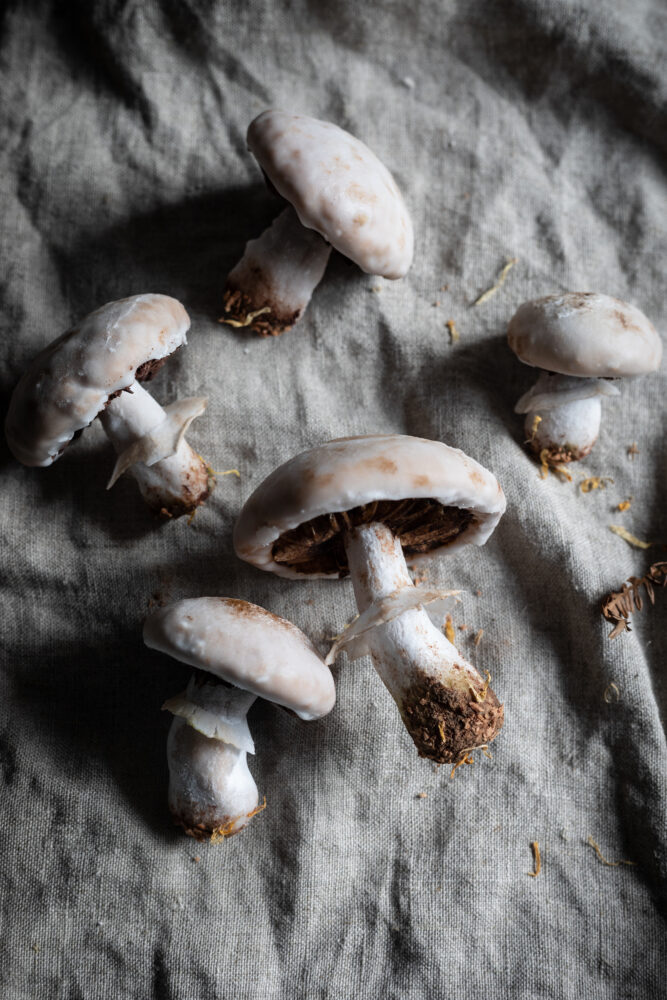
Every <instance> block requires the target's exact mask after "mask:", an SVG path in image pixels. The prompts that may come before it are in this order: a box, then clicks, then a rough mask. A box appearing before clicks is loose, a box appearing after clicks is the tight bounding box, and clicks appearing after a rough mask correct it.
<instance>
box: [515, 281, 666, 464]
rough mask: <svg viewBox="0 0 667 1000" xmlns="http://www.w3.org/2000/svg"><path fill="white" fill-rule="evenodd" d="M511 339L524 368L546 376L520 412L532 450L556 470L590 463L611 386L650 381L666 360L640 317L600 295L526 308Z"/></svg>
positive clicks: (572, 295)
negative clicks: (642, 378)
mask: <svg viewBox="0 0 667 1000" xmlns="http://www.w3.org/2000/svg"><path fill="white" fill-rule="evenodd" d="M507 336H508V340H509V345H510V347H511V348H512V350H513V351H514V353H515V354H516V355H517V357H518V358H519V359H520V360H521V361H523V362H524V364H526V365H532V366H533V367H535V368H542V369H543V371H542V373H541V375H540V377H539V378H538V380H537V382H536V383H535V385H534V386H533V388H532V389H530V390H529V391H528V392H527V393H525V395H523V396H522V397H521V399H520V400H519V402H518V403H517V404H516V406H515V408H514V409H515V412H516V413H525V414H526V423H525V429H526V436H527V438H528V442H529V444H530V447H531V448H532V449H533V451H534V452H535V453H536V454H538V455H539V456H540V458H541V459H542V460H543V461H544V462H546V463H548V464H550V465H559V464H560V463H562V462H575V461H578V460H579V459H580V458H584V457H585V456H586V455H588V453H589V452H590V450H591V449H592V447H593V445H594V444H595V442H596V441H597V437H598V433H599V430H600V418H601V413H602V408H601V403H600V397H601V396H618V395H619V389H618V388H617V386H616V385H614V384H613V383H612V382H610V381H609V380H610V379H617V378H621V377H623V376H629V375H646V374H648V372H652V371H655V370H656V369H657V368H659V367H660V360H661V358H662V341H661V340H660V337H659V335H658V333H657V332H656V330H655V328H654V327H653V325H652V324H651V323H650V322H649V320H648V319H647V318H646V316H645V315H644V314H643V313H642V312H640V311H639V309H636V308H635V307H634V306H631V305H628V304H627V302H621V301H620V299H614V298H611V297H610V296H609V295H597V294H595V293H594V292H568V293H566V294H565V295H547V296H546V298H543V299H534V300H533V301H531V302H524V304H523V305H522V306H520V307H519V309H518V310H517V311H516V313H515V314H514V316H513V317H512V319H511V320H510V324H509V329H508V334H507Z"/></svg>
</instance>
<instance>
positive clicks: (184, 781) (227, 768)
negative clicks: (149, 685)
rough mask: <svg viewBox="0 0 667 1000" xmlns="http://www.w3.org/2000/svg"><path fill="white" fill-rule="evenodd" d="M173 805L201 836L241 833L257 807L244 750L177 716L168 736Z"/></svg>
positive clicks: (177, 816) (188, 826) (186, 824)
mask: <svg viewBox="0 0 667 1000" xmlns="http://www.w3.org/2000/svg"><path fill="white" fill-rule="evenodd" d="M167 761H168V764H169V809H170V811H171V814H172V816H173V817H174V820H175V822H176V823H178V825H179V826H182V827H183V829H184V830H185V832H186V833H187V834H188V835H189V836H190V837H195V838H196V839H197V840H209V839H211V840H221V839H222V838H223V837H230V836H231V835H232V834H234V833H239V831H241V830H242V829H243V828H244V827H245V826H247V824H248V823H249V822H250V819H251V818H252V817H253V816H254V815H255V812H256V811H257V803H258V800H259V796H258V793H257V785H256V784H255V782H254V780H253V777H252V775H251V774H250V771H249V770H248V763H247V759H246V751H245V750H241V749H240V748H239V747H236V746H233V745H232V744H231V743H224V742H223V741H221V740H218V739H214V738H211V737H209V736H205V735H204V734H203V733H201V732H199V731H198V730H197V729H194V728H193V727H192V726H191V725H188V723H187V721H186V720H185V719H184V718H181V717H179V716H176V717H175V718H174V720H173V722H172V724H171V728H170V730H169V737H168V739H167Z"/></svg>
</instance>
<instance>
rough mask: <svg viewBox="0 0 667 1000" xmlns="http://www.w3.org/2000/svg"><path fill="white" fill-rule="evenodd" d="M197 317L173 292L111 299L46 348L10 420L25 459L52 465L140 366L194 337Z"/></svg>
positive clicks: (12, 439) (11, 436)
mask: <svg viewBox="0 0 667 1000" xmlns="http://www.w3.org/2000/svg"><path fill="white" fill-rule="evenodd" d="M189 326H190V319H189V317H188V314H187V313H186V311H185V309H184V308H183V306H182V305H181V303H180V302H178V301H177V300H176V299H172V298H170V297H169V296H168V295H134V296H132V297H131V298H127V299H119V300H118V301H117V302H108V303H107V304H106V305H104V306H102V307H101V308H100V309H96V310H95V312H92V313H90V314H89V315H88V316H86V318H85V319H84V320H83V321H82V322H81V323H80V324H79V326H77V327H75V328H74V329H72V330H68V331H67V333H64V334H63V335H62V336H61V337H59V338H58V339H57V340H54V341H53V343H52V344H49V346H48V347H47V348H45V349H44V350H43V351H42V352H41V354H38V355H37V357H36V358H35V359H34V361H33V362H32V364H31V365H30V367H29V368H28V370H27V371H26V372H25V374H24V375H23V377H22V378H21V380H20V382H19V383H18V385H17V386H16V389H15V390H14V393H13V395H12V399H11V403H10V405H9V412H8V414H7V420H6V423H5V432H6V435H7V441H8V443H9V447H10V448H11V450H12V452H13V453H14V455H15V456H16V458H18V460H19V461H20V462H23V464H24V465H40V466H45V465H51V464H52V462H55V460H56V459H57V458H58V457H59V455H60V454H61V452H62V451H63V450H64V449H65V448H66V447H67V445H68V444H69V442H70V441H71V440H72V438H73V437H74V435H75V434H76V432H77V431H79V430H82V429H83V428H84V427H87V426H88V424H90V423H91V422H92V421H93V420H94V419H95V417H96V416H97V414H98V413H99V412H100V410H102V409H103V407H104V405H105V404H106V402H107V400H108V399H109V397H110V396H112V395H113V394H114V393H117V392H119V391H121V390H122V389H126V388H128V386H130V385H131V383H132V382H134V380H135V375H136V372H137V369H138V368H140V367H141V365H143V364H145V363H146V362H147V361H158V360H160V359H161V358H166V357H167V356H168V355H170V354H172V353H173V352H174V351H175V350H176V349H177V348H178V347H180V346H181V345H182V344H185V343H186V333H187V331H188V329H189Z"/></svg>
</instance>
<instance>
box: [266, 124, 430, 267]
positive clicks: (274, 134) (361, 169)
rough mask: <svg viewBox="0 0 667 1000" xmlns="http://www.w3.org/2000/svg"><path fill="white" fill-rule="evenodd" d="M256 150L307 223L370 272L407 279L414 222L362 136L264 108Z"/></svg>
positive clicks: (386, 172)
mask: <svg viewBox="0 0 667 1000" xmlns="http://www.w3.org/2000/svg"><path fill="white" fill-rule="evenodd" d="M248 147H249V149H250V150H251V152H252V153H253V154H254V156H255V158H256V159H257V161H258V163H259V165H260V166H261V167H262V169H263V170H264V172H265V174H266V175H267V177H268V178H269V180H270V181H271V183H272V184H273V186H274V187H275V189H276V191H277V192H278V194H280V195H282V197H283V198H285V199H286V200H287V201H288V202H290V204H291V205H292V206H293V207H294V209H295V211H296V213H297V215H298V216H299V221H300V222H301V224H302V225H303V226H305V227H306V228H307V229H314V230H315V231H316V232H318V233H319V234H320V235H321V236H323V237H324V239H325V240H327V242H329V243H331V245H332V246H333V247H335V248H336V250H339V251H340V252H341V253H342V254H345V256H346V257H349V258H350V259H351V260H353V261H354V262H355V263H356V264H358V265H359V267H360V268H361V269H362V271H366V273H367V274H379V275H382V276H383V277H385V278H402V277H403V275H404V274H406V272H407V271H408V269H409V267H410V264H411V263H412V252H413V241H414V240H413V232H412V222H411V220H410V216H409V214H408V210H407V208H406V206H405V202H404V201H403V197H402V195H401V192H400V191H399V189H398V187H397V185H396V181H395V180H394V178H393V177H392V176H391V174H390V173H389V171H388V170H387V168H386V167H385V166H384V164H382V163H381V162H380V160H378V158H377V156H375V154H374V153H372V152H371V150H370V149H369V148H368V146H365V145H364V143H363V142H360V141H359V139H355V138H354V136H352V135H350V133H349V132H345V130H344V129H342V128H339V127H338V126H337V125H333V124H332V123H331V122H324V121H319V120H318V119H317V118H308V117H306V116H305V115H289V114H286V113H285V112H284V111H275V110H270V111H264V112H263V113H262V114H261V115H259V116H258V117H257V118H255V120H254V121H253V122H251V123H250V127H249V128H248Z"/></svg>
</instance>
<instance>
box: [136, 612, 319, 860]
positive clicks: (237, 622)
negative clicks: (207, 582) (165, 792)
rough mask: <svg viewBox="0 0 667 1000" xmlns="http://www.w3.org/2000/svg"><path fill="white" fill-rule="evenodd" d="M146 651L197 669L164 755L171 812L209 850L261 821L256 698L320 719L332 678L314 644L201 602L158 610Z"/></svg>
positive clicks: (281, 627)
mask: <svg viewBox="0 0 667 1000" xmlns="http://www.w3.org/2000/svg"><path fill="white" fill-rule="evenodd" d="M144 642H145V643H146V645H147V646H149V647H150V648H151V649H158V650H160V651H161V652H163V653H166V654H167V655H169V656H173V657H174V658H175V659H177V660H180V661H181V662H182V663H189V664H190V665H191V666H193V667H197V668H198V669H197V673H195V674H194V676H193V677H192V678H191V679H190V683H189V684H188V687H187V689H186V690H185V691H184V692H183V693H182V694H180V695H177V696H176V697H175V698H170V699H169V701H167V702H165V704H164V705H163V708H166V709H168V710H169V711H170V712H173V714H174V715H175V716H176V718H175V720H174V722H173V723H172V727H171V732H170V734H169V745H168V748H167V753H168V759H169V805H170V808H171V811H172V813H173V814H174V817H175V818H176V822H177V823H180V825H181V826H183V828H184V829H185V832H186V833H189V834H190V835H191V836H193V837H197V838H198V839H199V840H204V839H206V838H210V840H211V842H212V843H215V842H216V841H219V840H222V839H223V838H224V837H227V836H229V835H230V834H232V833H238V831H239V830H242V829H243V827H244V826H246V825H247V823H248V821H249V820H250V819H251V818H252V817H253V816H254V815H255V813H257V812H259V811H260V809H261V808H263V806H262V807H260V808H258V807H257V788H256V787H255V782H254V781H253V780H252V777H251V776H250V773H249V771H248V768H247V765H246V753H254V752H255V747H254V744H253V741H252V736H251V735H250V730H249V728H248V723H247V719H246V715H247V713H248V709H249V708H250V706H251V705H252V704H253V702H254V701H255V698H257V697H258V696H260V697H262V698H266V699H267V700H268V701H272V702H274V703H275V704H278V705H282V706H284V707H285V708H288V709H290V711H291V712H292V713H294V714H296V715H298V716H299V717H300V718H301V719H308V720H309V719H319V718H321V717H322V716H323V715H326V714H327V712H330V711H331V709H332V708H333V706H334V702H335V700H336V692H335V688H334V682H333V677H332V676H331V671H330V670H329V668H328V667H327V665H326V664H325V662H324V660H323V659H322V657H321V656H320V654H319V653H318V651H317V650H316V649H315V647H314V646H313V644H312V643H311V642H310V640H309V639H308V638H307V636H305V635H304V634H303V632H301V631H300V630H299V629H298V628H297V627H296V626H295V625H292V623H291V622H288V621H286V620H285V619H284V618H279V617H278V616H277V615H273V614H271V612H270V611H266V610H265V609H264V608H260V607H258V606H257V605H256V604H249V603H248V602H247V601H238V600H235V599H233V598H225V597H199V598H190V599H188V600H184V601H176V602H175V603H174V604H171V605H168V606H167V607H164V608H161V609H160V610H159V611H156V612H154V613H153V614H152V615H150V616H149V617H148V618H147V619H146V621H145V623H144Z"/></svg>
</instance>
